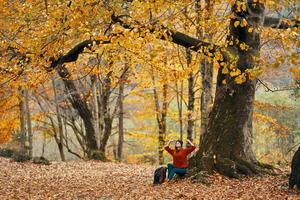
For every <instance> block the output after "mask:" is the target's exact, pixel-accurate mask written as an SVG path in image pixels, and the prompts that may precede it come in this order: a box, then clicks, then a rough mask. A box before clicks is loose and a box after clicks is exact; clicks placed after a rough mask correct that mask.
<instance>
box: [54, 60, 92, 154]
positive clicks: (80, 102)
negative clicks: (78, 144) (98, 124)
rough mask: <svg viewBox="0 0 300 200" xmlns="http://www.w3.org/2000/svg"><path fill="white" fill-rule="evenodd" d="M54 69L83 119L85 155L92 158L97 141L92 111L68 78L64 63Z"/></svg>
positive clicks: (68, 74)
mask: <svg viewBox="0 0 300 200" xmlns="http://www.w3.org/2000/svg"><path fill="white" fill-rule="evenodd" d="M56 70H57V72H58V74H59V76H60V77H61V78H62V80H63V82H64V84H65V87H66V89H67V90H68V92H69V93H70V97H69V100H70V102H71V104H72V106H73V108H74V109H75V110H77V112H78V114H79V115H80V117H81V119H82V120H83V123H84V127H85V133H86V136H85V140H86V145H87V154H88V155H87V156H88V157H89V158H92V157H93V152H95V151H97V142H96V136H95V129H94V124H93V117H92V113H91V111H90V110H89V108H88V105H87V103H86V102H85V101H84V99H82V98H81V96H80V94H79V92H78V90H77V88H76V86H75V84H74V82H73V81H72V80H69V78H70V73H69V71H68V69H67V68H66V67H65V66H64V65H62V64H59V65H57V66H56Z"/></svg>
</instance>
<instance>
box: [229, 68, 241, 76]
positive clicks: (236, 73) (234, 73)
mask: <svg viewBox="0 0 300 200" xmlns="http://www.w3.org/2000/svg"><path fill="white" fill-rule="evenodd" d="M240 74H241V70H239V69H236V70H235V71H231V72H230V76H231V77H234V76H238V75H240Z"/></svg>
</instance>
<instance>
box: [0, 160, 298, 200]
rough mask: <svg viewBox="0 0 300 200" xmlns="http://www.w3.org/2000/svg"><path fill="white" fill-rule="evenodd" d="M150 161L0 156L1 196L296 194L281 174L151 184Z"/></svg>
mask: <svg viewBox="0 0 300 200" xmlns="http://www.w3.org/2000/svg"><path fill="white" fill-rule="evenodd" d="M154 169H155V167H154V166H148V165H127V164H118V163H111V162H106V163H103V162H96V161H87V162H85V161H74V162H73V161H72V162H54V163H52V164H51V165H48V166H47V165H36V164H33V163H30V162H28V163H16V162H12V161H10V160H9V159H5V158H0V199H1V200H5V199H22V200H25V199H105V200H108V199H126V200H131V199H300V193H299V192H297V191H296V190H293V191H289V190H288V189H287V187H286V185H287V178H286V177H285V176H265V177H262V178H259V177H256V178H245V179H242V180H234V179H227V178H225V177H222V176H220V175H214V176H213V177H212V179H213V184H212V185H211V186H205V185H202V184H196V183H191V181H190V180H181V181H178V182H173V183H164V184H163V185H160V186H153V185H152V174H153V170H154Z"/></svg>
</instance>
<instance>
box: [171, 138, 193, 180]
mask: <svg viewBox="0 0 300 200" xmlns="http://www.w3.org/2000/svg"><path fill="white" fill-rule="evenodd" d="M172 141H174V140H170V141H169V142H168V144H167V146H165V150H166V151H167V152H168V153H170V154H171V155H172V157H173V164H171V163H169V164H168V180H169V181H170V180H172V178H173V177H174V175H175V174H177V175H179V176H180V177H182V176H184V175H185V174H186V173H187V168H188V159H187V156H188V155H189V154H190V153H191V152H192V151H194V150H195V149H196V147H195V145H194V144H193V143H192V142H191V141H190V140H187V142H188V143H189V144H190V147H187V148H183V147H182V145H183V142H182V141H181V140H177V141H176V143H175V149H171V148H170V147H169V146H170V143H171V142H172Z"/></svg>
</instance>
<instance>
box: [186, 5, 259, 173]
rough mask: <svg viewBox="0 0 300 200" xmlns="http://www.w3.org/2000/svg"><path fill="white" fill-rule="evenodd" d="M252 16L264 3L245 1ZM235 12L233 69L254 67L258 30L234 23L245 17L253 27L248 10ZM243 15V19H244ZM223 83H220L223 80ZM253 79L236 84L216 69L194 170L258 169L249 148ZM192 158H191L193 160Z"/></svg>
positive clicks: (250, 171)
mask: <svg viewBox="0 0 300 200" xmlns="http://www.w3.org/2000/svg"><path fill="white" fill-rule="evenodd" d="M247 9H251V12H252V13H255V14H256V16H262V14H263V12H264V6H263V5H261V4H260V5H258V4H256V6H255V7H254V6H253V5H252V4H250V3H248V8H247ZM233 11H234V12H235V16H236V17H235V18H233V19H231V23H230V37H228V38H229V40H232V41H236V39H238V41H239V43H238V44H236V43H235V42H233V43H234V44H233V49H235V50H236V52H235V54H236V55H237V56H238V60H237V63H236V68H237V69H239V70H241V72H245V70H246V69H251V68H253V67H254V65H255V63H254V56H258V54H259V45H260V37H259V33H257V32H256V31H255V29H254V31H252V32H251V31H248V28H249V26H246V27H241V26H237V27H235V26H234V22H235V21H237V20H243V19H244V20H247V21H248V24H251V25H252V27H254V28H255V26H256V25H257V20H258V21H259V18H257V17H250V16H249V13H248V12H236V10H235V8H233ZM246 17H247V19H246ZM241 42H244V43H245V44H246V45H248V46H249V49H248V50H243V49H241V48H240V43H241ZM224 79H226V80H227V84H223V80H224ZM255 83H256V81H255V80H250V79H249V77H247V80H246V82H244V83H242V84H236V83H235V81H234V78H232V77H229V76H228V75H226V74H223V73H222V69H220V70H219V72H218V78H217V88H216V95H215V101H214V105H213V108H212V111H211V113H210V118H209V122H208V126H207V132H206V133H205V134H204V135H203V137H202V140H201V143H200V150H199V151H198V152H197V155H196V159H195V160H196V162H192V163H193V164H192V165H193V166H196V167H197V168H198V169H201V170H206V171H209V172H211V171H212V170H213V169H216V170H217V171H219V172H220V173H222V174H224V175H227V176H229V177H239V174H246V175H250V174H253V173H258V172H259V169H260V168H259V167H260V164H259V163H258V162H257V160H256V158H255V156H254V153H253V151H252V148H251V147H252V114H253V102H254V94H255ZM195 160H194V161H195Z"/></svg>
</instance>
